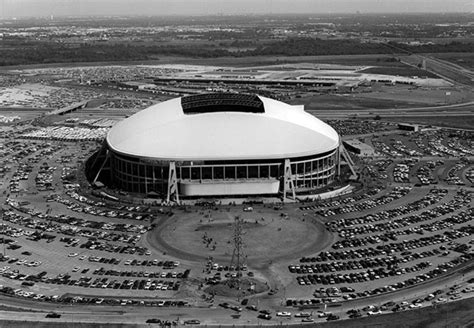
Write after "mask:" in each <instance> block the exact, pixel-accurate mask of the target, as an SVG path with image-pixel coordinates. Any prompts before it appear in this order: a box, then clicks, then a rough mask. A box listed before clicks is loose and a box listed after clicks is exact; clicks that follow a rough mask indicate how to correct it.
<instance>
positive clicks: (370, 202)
mask: <svg viewBox="0 0 474 328" xmlns="http://www.w3.org/2000/svg"><path fill="white" fill-rule="evenodd" d="M411 189H412V187H411V186H396V187H394V188H393V190H391V191H390V192H389V193H388V194H386V195H382V196H380V197H377V198H375V199H371V198H369V199H367V200H364V201H362V202H359V203H355V204H351V203H349V204H347V205H345V206H340V207H335V208H331V209H319V210H317V211H316V213H317V214H319V215H322V216H324V217H328V216H332V215H337V214H344V213H352V212H362V211H366V210H369V209H371V208H375V207H378V206H383V205H387V204H388V203H390V202H393V201H394V200H397V199H400V198H402V197H403V196H405V195H407V194H408V193H409V192H410V190H411Z"/></svg>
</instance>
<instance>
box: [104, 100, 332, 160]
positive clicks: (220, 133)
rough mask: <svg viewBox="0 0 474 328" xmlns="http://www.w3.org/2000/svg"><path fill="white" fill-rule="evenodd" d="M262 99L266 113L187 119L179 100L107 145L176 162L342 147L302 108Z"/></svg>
mask: <svg viewBox="0 0 474 328" xmlns="http://www.w3.org/2000/svg"><path fill="white" fill-rule="evenodd" d="M259 98H260V100H261V101H262V102H263V104H264V108H265V113H247V112H226V111H222V112H210V113H200V114H184V113H183V110H182V107H181V98H175V99H172V100H169V101H165V102H162V103H160V104H156V105H154V106H151V107H149V108H147V109H145V110H143V111H141V112H138V113H137V114H135V115H133V116H131V117H129V118H127V119H125V120H124V121H122V122H120V123H118V124H116V125H115V126H114V127H113V128H112V129H111V130H110V131H109V133H108V136H107V142H108V144H109V146H110V147H111V148H112V149H113V150H114V151H117V152H119V153H122V154H126V155H130V156H136V157H141V158H152V159H163V160H178V161H185V160H245V159H248V160H250V159H281V158H293V157H300V156H308V155H315V154H318V153H325V152H327V151H331V150H333V149H335V148H336V147H337V146H338V145H339V136H338V134H337V133H336V131H334V129H333V128H331V127H330V126H329V125H327V124H325V123H324V122H322V121H320V120H319V119H317V118H316V117H314V116H312V115H310V114H308V113H306V112H305V111H303V110H302V109H301V107H300V106H291V105H288V104H285V103H283V102H280V101H276V100H272V99H269V98H265V97H259Z"/></svg>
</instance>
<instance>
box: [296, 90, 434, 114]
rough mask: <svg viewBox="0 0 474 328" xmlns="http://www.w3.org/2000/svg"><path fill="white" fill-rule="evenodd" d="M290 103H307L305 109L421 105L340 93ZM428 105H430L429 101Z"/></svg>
mask: <svg viewBox="0 0 474 328" xmlns="http://www.w3.org/2000/svg"><path fill="white" fill-rule="evenodd" d="M288 103H290V104H297V105H305V110H316V111H317V110H329V109H335V110H341V111H344V110H354V109H360V110H372V109H385V108H410V107H414V106H420V103H419V102H410V101H398V100H393V99H377V98H368V97H367V98H365V97H357V95H356V94H355V96H354V97H352V96H349V97H344V96H338V95H315V96H311V97H302V98H296V99H293V100H291V101H288ZM426 105H428V106H429V105H430V104H429V103H427V104H426Z"/></svg>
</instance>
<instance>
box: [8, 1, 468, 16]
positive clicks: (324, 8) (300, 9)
mask: <svg viewBox="0 0 474 328" xmlns="http://www.w3.org/2000/svg"><path fill="white" fill-rule="evenodd" d="M356 12H361V13H400V12H402V13H419V12H447V13H448V12H458V13H471V14H472V13H473V12H474V0H0V18H7V17H32V16H38V17H39V16H42V17H43V16H50V15H55V16H64V15H66V16H84V15H150V16H155V15H156V16H160V15H180V14H182V15H215V14H266V13H270V14H271V13H273V14H282V13H315V14H318V13H356Z"/></svg>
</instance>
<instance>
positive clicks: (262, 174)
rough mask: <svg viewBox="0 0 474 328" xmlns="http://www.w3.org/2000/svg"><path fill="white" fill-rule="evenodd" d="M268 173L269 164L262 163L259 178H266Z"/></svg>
mask: <svg viewBox="0 0 474 328" xmlns="http://www.w3.org/2000/svg"><path fill="white" fill-rule="evenodd" d="M269 174H270V169H269V166H267V165H263V166H260V176H259V178H268V177H269Z"/></svg>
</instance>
